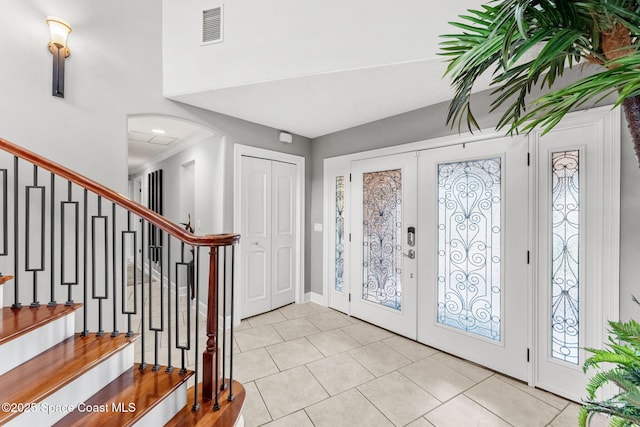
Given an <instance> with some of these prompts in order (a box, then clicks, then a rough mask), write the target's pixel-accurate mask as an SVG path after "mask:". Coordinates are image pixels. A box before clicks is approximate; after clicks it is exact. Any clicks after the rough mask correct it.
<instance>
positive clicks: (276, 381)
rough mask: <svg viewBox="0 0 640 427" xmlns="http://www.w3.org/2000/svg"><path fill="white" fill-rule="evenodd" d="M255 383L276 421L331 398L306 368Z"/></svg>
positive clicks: (285, 372)
mask: <svg viewBox="0 0 640 427" xmlns="http://www.w3.org/2000/svg"><path fill="white" fill-rule="evenodd" d="M255 383H256V386H257V387H258V390H259V391H260V394H261V395H262V398H263V399H264V402H265V404H266V406H267V408H269V412H270V413H271V416H272V417H273V418H274V419H278V418H281V417H284V416H285V415H289V414H291V413H293V412H296V411H298V410H300V409H302V408H305V407H307V406H310V405H313V404H314V403H317V402H320V401H321V400H324V399H326V398H327V397H329V395H328V394H327V392H326V391H325V390H324V388H322V386H321V385H320V383H319V382H318V381H317V380H316V379H315V378H314V377H313V375H311V372H309V370H308V369H307V368H306V367H304V366H300V367H297V368H293V369H290V370H288V371H284V372H281V373H279V374H275V375H271V376H268V377H266V378H262V379H259V380H256V382H255Z"/></svg>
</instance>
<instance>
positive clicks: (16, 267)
mask: <svg viewBox="0 0 640 427" xmlns="http://www.w3.org/2000/svg"><path fill="white" fill-rule="evenodd" d="M18 203H19V202H18V157H17V156H14V158H13V249H14V252H13V288H14V291H13V305H12V306H11V307H12V308H15V309H20V308H22V304H21V303H20V288H19V287H18V284H19V282H20V281H19V280H18V277H19V271H20V263H19V257H18V253H19V252H18V247H19V246H20V245H19V243H20V228H19V225H20V224H19V222H18V214H19V212H18V211H19V209H18V207H19V205H18Z"/></svg>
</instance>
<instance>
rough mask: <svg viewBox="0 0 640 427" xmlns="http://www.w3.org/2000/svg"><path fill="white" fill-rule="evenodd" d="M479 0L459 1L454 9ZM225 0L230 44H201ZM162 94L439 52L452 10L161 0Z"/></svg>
mask: <svg viewBox="0 0 640 427" xmlns="http://www.w3.org/2000/svg"><path fill="white" fill-rule="evenodd" d="M481 3H483V2H482V1H479V0H464V1H457V2H455V8H452V9H454V10H456V11H460V10H465V9H466V8H469V7H476V6H478V5H480V4H481ZM220 4H224V6H223V7H224V42H222V43H216V44H210V45H205V46H201V40H202V36H201V31H202V11H203V10H205V9H210V8H213V7H216V6H219V5H220ZM163 6H164V11H165V14H164V32H163V39H164V45H165V46H164V53H165V62H164V75H165V84H164V93H165V94H166V95H167V96H176V95H181V94H185V93H192V92H201V91H206V90H211V89H217V88H224V87H232V86H237V85H244V84H248V83H255V82H265V81H271V80H279V79H284V78H291V77H298V76H304V75H309V74H317V73H327V72H333V71H338V70H347V69H354V68H361V67H370V66H377V65H387V64H392V63H399V62H405V61H413V60H418V59H425V58H434V57H435V56H436V55H435V52H436V51H437V46H438V43H439V41H440V40H439V39H438V36H437V35H438V34H443V33H445V32H447V31H448V30H449V28H448V24H447V21H450V20H452V19H453V18H454V17H455V16H456V14H457V13H453V12H447V7H446V5H442V4H440V5H439V6H438V13H437V14H435V13H433V4H432V3H430V2H426V1H422V0H400V1H395V2H389V1H382V0H350V1H340V0H325V1H299V0H270V1H261V0H245V1H226V2H225V1H223V0H199V1H195V2H184V1H182V0H163Z"/></svg>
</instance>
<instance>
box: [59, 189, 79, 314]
mask: <svg viewBox="0 0 640 427" xmlns="http://www.w3.org/2000/svg"><path fill="white" fill-rule="evenodd" d="M72 190H73V187H72V183H71V181H68V182H67V201H64V200H63V201H61V202H60V266H61V267H60V283H61V284H62V285H64V286H66V287H67V301H66V302H65V303H64V304H65V305H73V296H72V293H71V289H72V288H71V287H72V286H74V285H77V284H78V277H79V275H80V271H79V266H80V210H79V203H78V202H74V201H73V200H72V192H73V191H72ZM67 206H71V207H73V213H74V219H73V222H74V224H75V227H74V237H75V239H74V249H75V250H74V270H75V271H74V275H73V280H71V281H69V280H67V265H66V264H67V255H66V253H67V225H66V222H67V221H66V219H67V217H66V212H67Z"/></svg>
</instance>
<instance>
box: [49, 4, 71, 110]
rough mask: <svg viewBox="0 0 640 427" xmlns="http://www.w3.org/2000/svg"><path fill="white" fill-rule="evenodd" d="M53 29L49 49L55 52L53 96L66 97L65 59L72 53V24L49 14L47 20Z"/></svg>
mask: <svg viewBox="0 0 640 427" xmlns="http://www.w3.org/2000/svg"><path fill="white" fill-rule="evenodd" d="M45 22H46V23H47V25H49V30H50V31H51V41H50V42H49V51H50V52H51V53H52V54H53V91H52V95H53V96H59V97H60V98H64V59H65V58H66V57H68V56H69V55H71V51H70V50H69V48H68V47H67V36H68V35H69V33H70V32H71V25H69V24H68V23H66V22H65V21H64V20H62V19H60V18H56V17H55V16H48V17H47V19H46V21H45Z"/></svg>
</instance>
